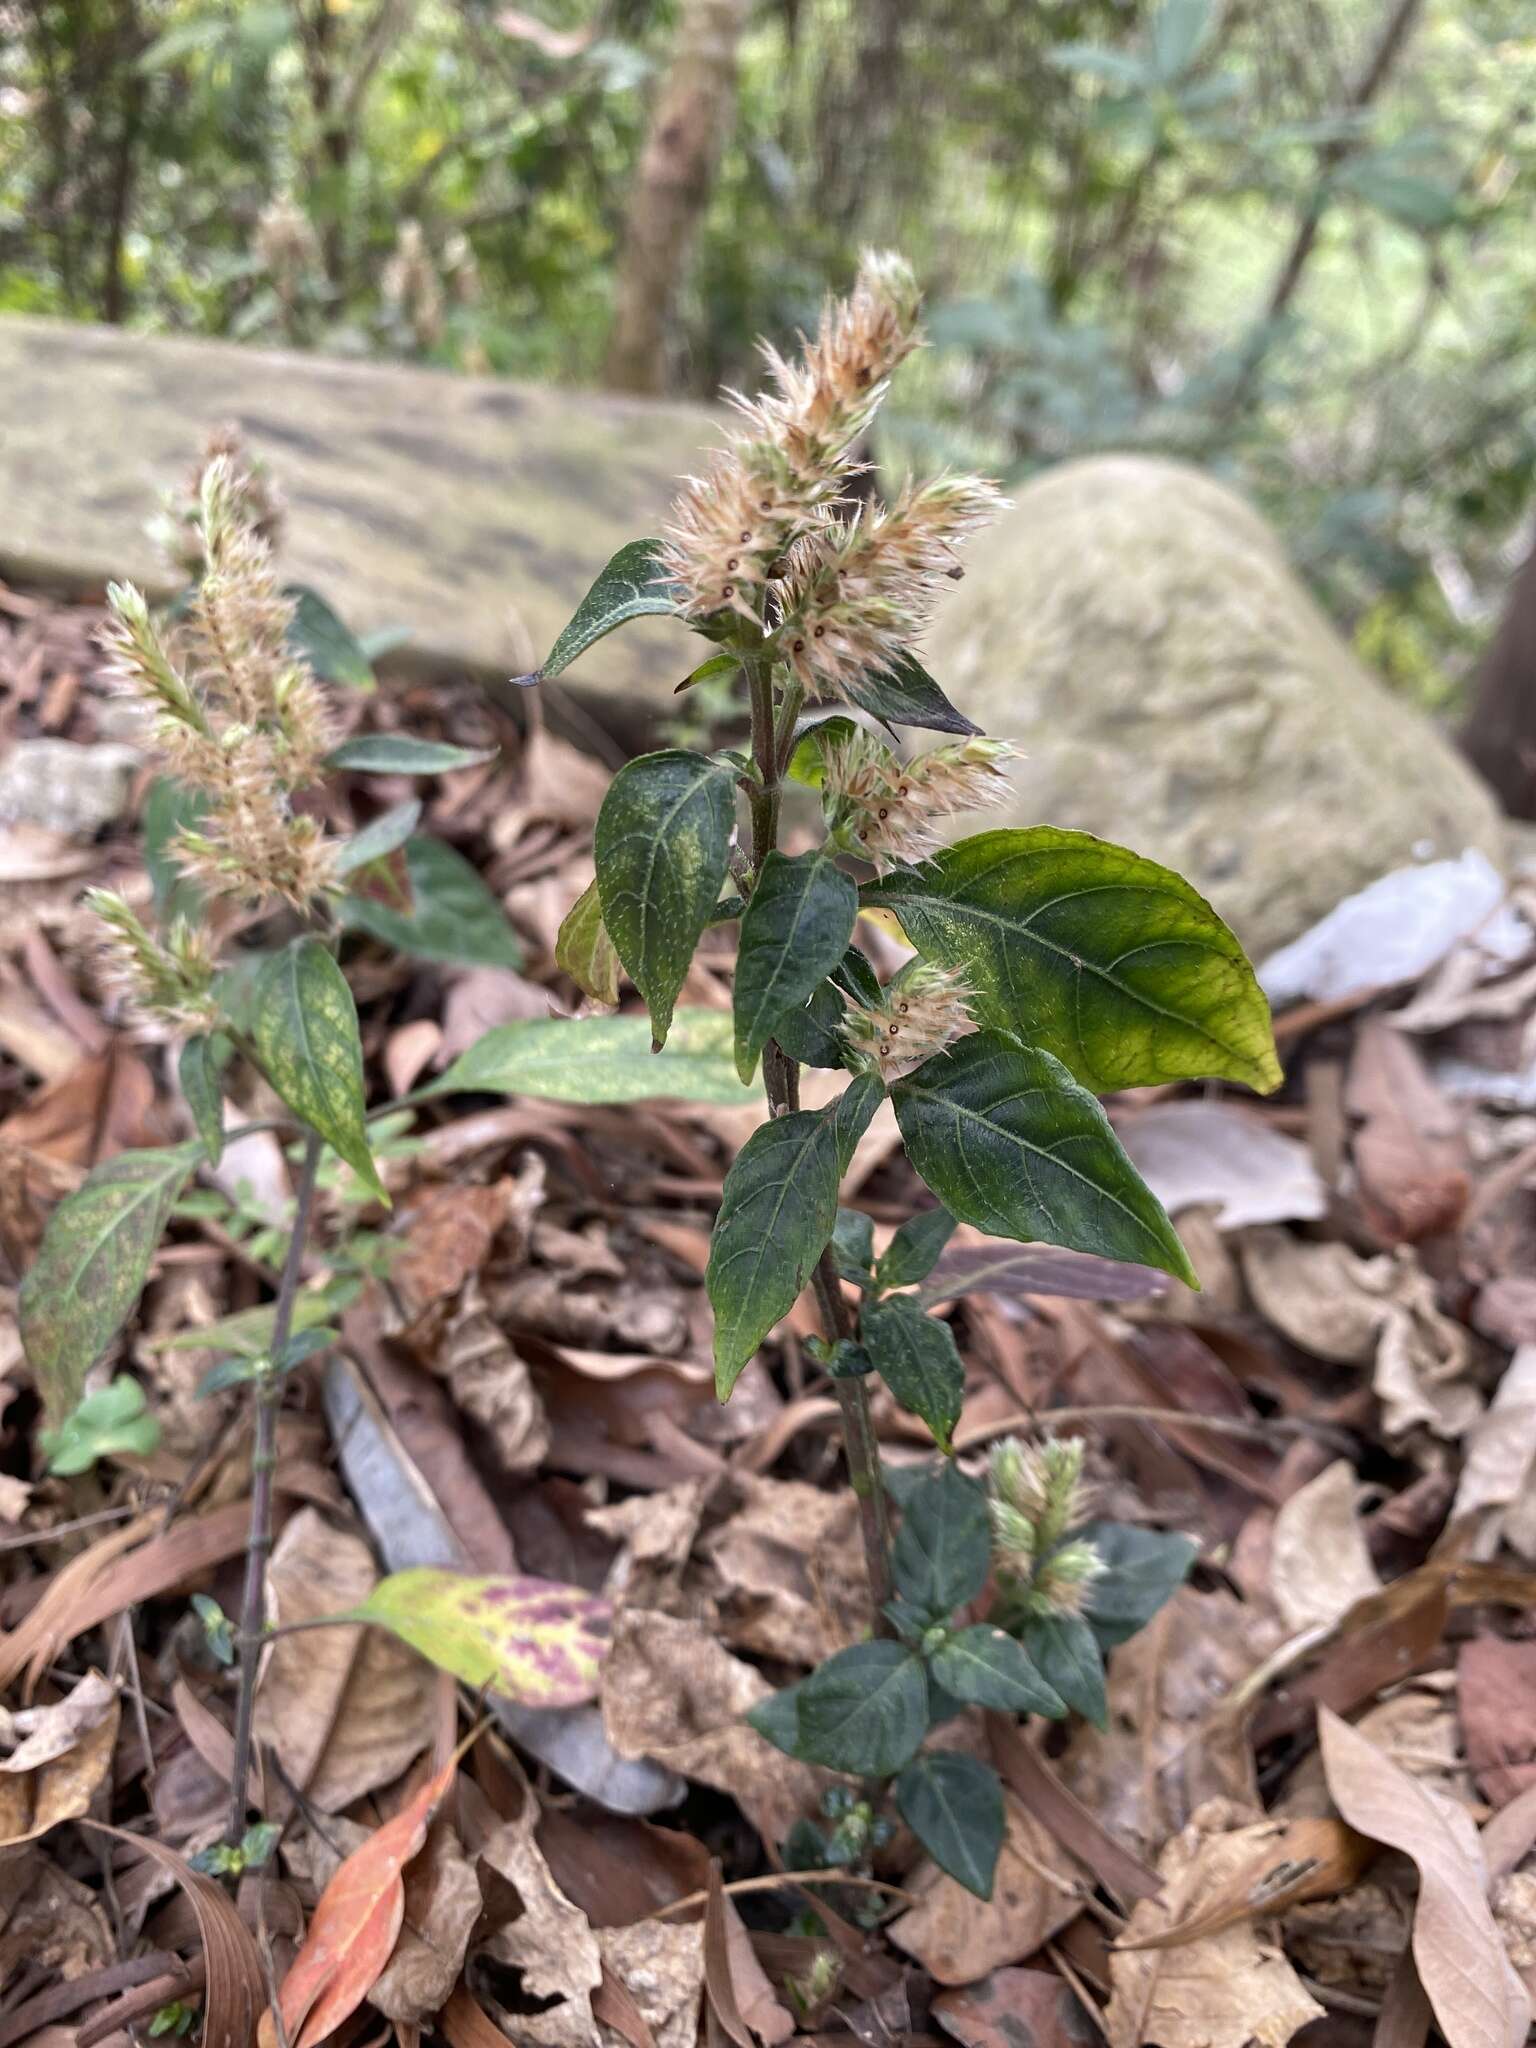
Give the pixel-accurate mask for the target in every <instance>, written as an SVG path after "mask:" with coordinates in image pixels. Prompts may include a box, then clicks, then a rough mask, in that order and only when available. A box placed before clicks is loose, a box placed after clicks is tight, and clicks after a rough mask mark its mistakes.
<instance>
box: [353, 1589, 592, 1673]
mask: <svg viewBox="0 0 1536 2048" xmlns="http://www.w3.org/2000/svg"><path fill="white" fill-rule="evenodd" d="M349 1619H352V1620H356V1621H371V1622H375V1623H377V1624H378V1626H379V1627H380V1628H387V1629H388V1630H389V1631H390V1633H391V1634H392V1635H396V1636H398V1637H399V1638H400V1640H401V1642H403V1643H409V1645H410V1646H411V1648H412V1649H413V1650H415V1651H416V1652H417V1653H418V1654H419V1655H420V1656H423V1657H425V1658H426V1659H427V1661H428V1663H430V1664H436V1665H437V1666H438V1668H439V1669H440V1670H443V1671H451V1672H452V1673H453V1675H454V1677H455V1678H460V1679H462V1680H463V1681H464V1683H465V1684H466V1685H472V1686H474V1687H476V1688H477V1689H478V1688H479V1687H481V1686H489V1687H490V1689H491V1690H492V1691H493V1692H497V1693H500V1694H501V1695H503V1697H505V1698H507V1699H511V1700H517V1701H519V1702H520V1703H521V1704H522V1705H524V1706H529V1707H574V1706H578V1705H579V1704H580V1703H581V1702H582V1701H583V1700H589V1699H591V1698H592V1696H593V1695H594V1694H595V1692H596V1691H597V1683H598V1673H599V1669H600V1667H601V1664H602V1660H603V1658H604V1656H605V1655H606V1654H607V1650H608V1629H609V1624H610V1622H611V1620H612V1609H611V1608H610V1607H609V1605H608V1602H607V1601H606V1600H600V1599H598V1598H597V1597H596V1595H594V1594H592V1593H586V1592H583V1591H582V1589H581V1588H580V1587H579V1586H562V1585H559V1584H557V1583H556V1582H555V1581H554V1580H553V1579H535V1578H528V1577H496V1578H480V1577H472V1576H470V1575H469V1574H467V1573H464V1572H450V1571H441V1570H438V1569H435V1568H432V1567H428V1566H421V1567H418V1568H417V1569H415V1570H412V1571H404V1572H392V1573H391V1574H390V1576H389V1577H388V1578H385V1579H380V1581H379V1583H378V1584H377V1585H376V1586H375V1587H374V1589H373V1591H372V1592H371V1593H370V1594H369V1595H368V1598H367V1599H366V1600H365V1601H364V1602H363V1604H362V1605H361V1606H360V1607H357V1608H354V1609H353V1610H352V1613H351V1615H350V1616H349Z"/></svg>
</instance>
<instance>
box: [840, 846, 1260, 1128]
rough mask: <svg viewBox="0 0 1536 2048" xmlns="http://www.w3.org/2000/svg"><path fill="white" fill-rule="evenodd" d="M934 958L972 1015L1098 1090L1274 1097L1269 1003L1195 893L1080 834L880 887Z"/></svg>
mask: <svg viewBox="0 0 1536 2048" xmlns="http://www.w3.org/2000/svg"><path fill="white" fill-rule="evenodd" d="M864 900H865V902H866V903H868V904H870V905H872V906H879V907H881V908H883V909H886V910H889V911H891V912H893V913H894V915H895V916H896V917H897V919H898V920H899V921H900V923H901V926H902V929H903V930H904V931H905V932H906V934H907V937H908V938H909V939H910V940H911V941H912V944H913V945H914V946H916V947H917V949H918V951H919V952H920V953H922V954H923V955H924V956H925V958H927V959H930V960H936V961H937V962H938V963H939V964H940V965H941V966H945V967H956V968H959V969H960V970H961V971H962V972H963V973H964V975H965V977H966V980H967V983H968V984H969V986H970V988H971V989H972V991H973V992H974V1000H975V1008H976V1013H977V1016H978V1017H979V1018H980V1020H981V1021H982V1022H983V1023H984V1024H992V1025H995V1026H996V1027H997V1028H998V1029H999V1030H1004V1031H1015V1032H1017V1033H1018V1034H1019V1035H1020V1036H1021V1037H1024V1038H1027V1039H1028V1040H1029V1042H1030V1043H1031V1044H1032V1045H1039V1046H1043V1047H1044V1048H1045V1050H1046V1051H1047V1052H1050V1053H1054V1054H1055V1056H1056V1057H1057V1058H1058V1059H1059V1060H1061V1061H1063V1062H1064V1063H1065V1064H1066V1065H1067V1066H1068V1067H1070V1068H1071V1070H1072V1072H1073V1073H1074V1074H1075V1075H1076V1077H1077V1079H1078V1080H1079V1081H1081V1082H1082V1083H1083V1085H1084V1086H1085V1087H1087V1088H1092V1089H1095V1090H1097V1091H1100V1092H1102V1091H1104V1090H1106V1089H1111V1088H1133V1087H1141V1086H1144V1085H1149V1084H1151V1083H1154V1082H1158V1081H1179V1080H1192V1079H1196V1078H1199V1077H1200V1076H1203V1075H1216V1076H1220V1077H1221V1078H1223V1079H1226V1080H1232V1081H1246V1082H1247V1083H1248V1085H1249V1086H1250V1087H1252V1088H1257V1089H1259V1090H1261V1091H1262V1090H1267V1089H1270V1088H1274V1087H1276V1086H1278V1084H1279V1081H1280V1078H1281V1076H1280V1066H1279V1062H1278V1060H1277V1059H1276V1057H1275V1048H1274V1038H1273V1035H1272V1033H1271V1030H1270V1022H1269V1005H1268V1003H1266V1002H1265V1000H1264V995H1263V991H1262V990H1261V989H1260V987H1259V985H1258V982H1257V981H1256V980H1255V979H1254V974H1253V969H1252V968H1251V967H1250V966H1249V964H1248V961H1247V959H1246V957H1245V955H1244V953H1243V949H1242V947H1241V946H1240V945H1239V944H1238V942H1237V940H1236V939H1235V938H1234V937H1233V936H1232V934H1231V932H1229V931H1228V930H1227V927H1226V926H1225V925H1224V924H1223V923H1222V921H1221V919H1220V918H1219V917H1218V916H1217V915H1216V913H1215V911H1214V910H1212V908H1211V906H1210V905H1209V904H1208V903H1207V902H1206V901H1205V899H1204V898H1203V897H1202V896H1199V895H1197V894H1196V892H1195V890H1193V889H1192V888H1191V887H1190V885H1189V883H1188V882H1186V881H1184V880H1183V878H1182V877H1181V876H1179V875H1176V874H1174V873H1172V872H1171V871H1170V870H1169V869H1168V868H1162V867H1159V866H1158V865H1157V863H1156V862H1155V861H1150V860H1143V859H1142V858H1141V857H1140V856H1139V855H1138V854H1134V853H1131V852H1129V851H1128V850H1127V849H1126V848H1125V847H1123V846H1113V845H1111V844H1110V843H1109V842H1108V841H1107V840H1103V839H1095V838H1093V837H1091V836H1090V835H1089V834H1088V833H1086V832H1066V831H1061V830H1059V829H1058V828H1057V827H1055V826H1053V825H1037V826H1034V827H1032V828H1031V829H1029V830H1027V831H1009V830H1004V831H999V832H982V833H978V834H977V835H976V836H975V837H974V838H971V839H962V840H961V841H959V843H958V844H957V845H954V846H949V847H946V848H945V849H944V850H943V851H942V852H941V853H938V854H936V855H935V856H934V858H933V859H932V860H931V861H929V862H926V863H925V864H924V865H923V866H922V867H921V868H899V869H897V870H896V871H895V872H894V873H892V874H889V875H886V876H885V877H884V878H883V879H881V880H880V881H877V882H873V883H871V884H870V885H869V886H868V888H867V889H866V890H865V892H864Z"/></svg>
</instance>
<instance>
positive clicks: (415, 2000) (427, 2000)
mask: <svg viewBox="0 0 1536 2048" xmlns="http://www.w3.org/2000/svg"><path fill="white" fill-rule="evenodd" d="M479 1915H480V1883H479V1880H478V1879H477V1878H476V1876H475V1872H474V1866H473V1865H472V1864H471V1863H470V1860H469V1858H468V1857H467V1856H466V1855H465V1854H464V1848H463V1844H462V1843H461V1842H460V1840H459V1838H458V1836H457V1835H456V1834H455V1833H454V1831H453V1829H452V1828H451V1827H450V1826H449V1824H448V1822H447V1821H446V1820H444V1819H441V1818H439V1819H438V1820H436V1821H434V1822H433V1823H432V1826H431V1828H430V1830H429V1831H428V1834H427V1842H426V1847H425V1848H424V1849H423V1850H422V1852H421V1854H420V1855H419V1856H417V1857H416V1858H415V1859H414V1861H413V1862H412V1863H411V1864H410V1865H409V1867H408V1868H407V1870H406V1873H405V1915H404V1919H403V1921H402V1924H401V1928H400V1939H399V1941H398V1942H396V1944H395V1951H394V1954H393V1955H392V1956H391V1957H390V1959H389V1962H388V1965H387V1966H386V1968H385V1970H384V1972H383V1974H382V1976H381V1977H380V1978H379V1980H378V1982H377V1983H376V1984H375V1985H374V1987H373V1989H372V1990H371V1991H370V1992H369V1994H368V2003H369V2004H370V2005H372V2006H373V2007H375V2008H376V2009H377V2010H378V2011H379V2012H381V2013H383V2015H384V2017H385V2018H386V2019H389V2020H393V2021H394V2022H395V2024H396V2025H397V2026H420V2025H421V2024H422V2022H423V2021H425V2020H428V2019H430V2018H431V2017H432V2015H433V2014H434V2013H436V2012H438V2011H440V2010H441V2008H442V2006H443V2004H444V2002H445V2000H446V1999H447V1997H448V1994H449V1993H450V1991H452V1989H453V1986H454V1983H455V1982H456V1980H457V1978H458V1974H459V1971H460V1970H461V1969H462V1968H463V1965H464V1952H465V1950H466V1949H467V1948H468V1946H469V1937H470V1933H471V1931H472V1929H473V1928H474V1924H475V1922H476V1920H477V1919H478V1918H479Z"/></svg>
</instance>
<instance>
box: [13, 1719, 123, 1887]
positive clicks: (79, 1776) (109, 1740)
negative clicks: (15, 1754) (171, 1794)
mask: <svg viewBox="0 0 1536 2048" xmlns="http://www.w3.org/2000/svg"><path fill="white" fill-rule="evenodd" d="M85 1682H86V1683H89V1680H87V1681H85ZM41 1711H42V1712H44V1713H47V1712H49V1711H53V1710H50V1709H47V1708H44V1709H42V1710H41ZM121 1713H122V1705H121V1702H120V1701H119V1699H118V1698H117V1696H116V1694H115V1693H114V1694H113V1696H112V1698H111V1699H110V1700H109V1701H108V1702H107V1704H106V1706H105V1709H104V1710H103V1712H102V1715H101V1718H100V1719H99V1720H96V1721H93V1722H91V1723H90V1724H89V1725H88V1726H87V1727H85V1728H84V1729H83V1730H81V1731H80V1733H79V1734H78V1735H77V1736H76V1737H75V1739H74V1742H73V1744H72V1746H71V1747H70V1748H68V1749H65V1750H63V1751H59V1752H55V1753H53V1754H51V1755H49V1756H48V1758H47V1760H46V1761H45V1762H43V1763H41V1764H39V1765H38V1766H37V1768H36V1769H32V1770H28V1769H22V1770H13V1771H11V1772H10V1773H9V1774H8V1775H6V1776H4V1777H0V1845H3V1846H7V1847H9V1846H13V1845H14V1844H16V1843H18V1842H30V1841H32V1840H34V1839H35V1838H36V1837H37V1836H38V1835H44V1834H46V1833H47V1832H48V1830H49V1829H50V1828H54V1827H57V1826H58V1825H59V1823H60V1822H61V1821H66V1820H78V1819H80V1818H81V1816H82V1815H83V1814H85V1813H87V1812H89V1810H90V1805H91V1801H92V1800H93V1799H94V1798H95V1796H96V1794H97V1792H98V1791H99V1789H100V1788H101V1786H102V1785H103V1784H105V1782H106V1780H107V1777H108V1774H109V1773H110V1771H111V1769H112V1751H113V1748H114V1747H115V1745H116V1742H117V1724H118V1720H119V1718H120V1716H121ZM49 1748H50V1744H49V1743H48V1742H45V1743H44V1749H45V1751H47V1750H48V1749H49Z"/></svg>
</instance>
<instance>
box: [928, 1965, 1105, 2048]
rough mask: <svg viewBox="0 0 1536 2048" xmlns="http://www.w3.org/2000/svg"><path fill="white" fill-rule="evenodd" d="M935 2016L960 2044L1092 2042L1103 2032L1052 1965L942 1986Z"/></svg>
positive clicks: (1073, 2045) (1019, 2047) (1067, 2045)
mask: <svg viewBox="0 0 1536 2048" xmlns="http://www.w3.org/2000/svg"><path fill="white" fill-rule="evenodd" d="M933 2016H934V2018H935V2019H936V2020H937V2021H938V2023H939V2025H940V2026H941V2027H942V2028H943V2029H944V2031H945V2033H946V2034H951V2035H953V2036H954V2038H955V2040H957V2041H958V2042H959V2043H960V2044H961V2048H1026V2044H1027V2048H1090V2044H1092V2043H1096V2042H1097V2041H1098V2040H1099V2039H1100V2038H1101V2037H1100V2035H1099V2033H1098V2031H1097V2030H1096V2028H1095V2027H1094V2024H1093V2022H1092V2021H1091V2020H1090V2019H1089V2017H1088V2015H1087V2013H1086V2012H1084V2010H1083V2008H1082V2005H1081V2003H1080V2002H1079V2000H1078V1998H1077V1996H1076V1994H1075V1993H1074V1992H1073V1990H1072V1988H1071V1986H1070V1985H1069V1984H1066V1983H1064V1982H1063V1981H1062V1979H1061V1978H1060V1977H1058V1976H1056V1975H1055V1973H1054V1972H1053V1971H1050V1970H1015V1969H1010V1970H994V1971H993V1972H992V1973H991V1975H990V1976H987V1977H983V1978H981V1979H980V1980H979V1981H978V1982H977V1983H975V1984H967V1985H964V1986H961V1987H958V1988H956V1989H955V1990H953V1991H941V1992H940V1993H939V1995H938V1997H937V1998H936V1999H935V2000H934V2001H933Z"/></svg>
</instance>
